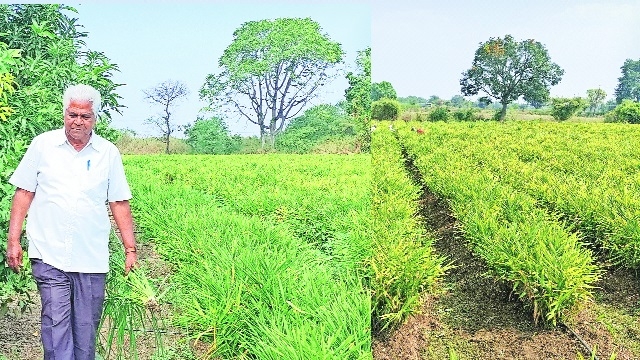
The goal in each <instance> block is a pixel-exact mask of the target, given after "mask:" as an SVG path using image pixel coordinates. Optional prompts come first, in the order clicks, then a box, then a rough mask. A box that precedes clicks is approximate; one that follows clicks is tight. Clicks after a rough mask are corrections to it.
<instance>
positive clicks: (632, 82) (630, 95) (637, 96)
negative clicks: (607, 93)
mask: <svg viewBox="0 0 640 360" xmlns="http://www.w3.org/2000/svg"><path fill="white" fill-rule="evenodd" d="M620 70H622V76H620V77H619V78H618V86H616V89H615V95H616V103H618V104H620V103H622V100H624V99H630V100H635V101H640V59H639V60H635V61H634V60H631V59H627V60H625V62H624V64H623V65H622V67H621V68H620Z"/></svg>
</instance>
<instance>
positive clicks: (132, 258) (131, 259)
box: [124, 252, 138, 275]
mask: <svg viewBox="0 0 640 360" xmlns="http://www.w3.org/2000/svg"><path fill="white" fill-rule="evenodd" d="M125 256H126V258H125V259H124V274H125V275H127V274H128V273H129V271H131V270H134V269H135V268H136V267H138V265H137V261H138V256H137V255H136V253H135V252H128V253H126V254H125Z"/></svg>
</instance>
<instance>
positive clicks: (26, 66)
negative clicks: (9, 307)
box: [0, 4, 121, 314]
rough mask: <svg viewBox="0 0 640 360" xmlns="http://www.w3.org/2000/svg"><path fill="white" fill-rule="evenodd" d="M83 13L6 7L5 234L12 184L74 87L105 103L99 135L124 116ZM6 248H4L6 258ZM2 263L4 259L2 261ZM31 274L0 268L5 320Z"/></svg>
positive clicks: (1, 143)
mask: <svg viewBox="0 0 640 360" xmlns="http://www.w3.org/2000/svg"><path fill="white" fill-rule="evenodd" d="M73 13H77V12H76V10H75V9H74V8H72V7H69V6H64V5H56V4H13V5H7V4H0V232H4V233H6V231H7V229H8V225H9V209H10V206H11V197H12V195H13V192H14V190H15V188H14V187H13V186H11V184H9V183H8V182H7V179H8V178H9V176H10V175H11V173H13V171H14V169H15V167H16V166H17V165H18V162H19V161H20V159H21V158H22V156H23V154H24V152H25V151H26V148H27V145H28V144H29V143H30V142H31V140H32V139H33V137H35V136H36V135H38V134H40V133H42V132H45V131H48V130H52V129H55V128H61V127H62V123H63V119H62V118H63V116H62V115H63V114H62V94H63V92H64V89H65V88H66V87H68V86H69V85H71V84H76V83H84V84H89V85H92V86H93V87H95V88H96V89H97V90H98V91H100V94H101V96H102V99H103V107H102V109H103V116H101V117H100V120H99V121H98V123H97V124H96V132H98V133H100V132H101V131H105V132H106V133H100V134H101V135H105V136H106V137H108V136H109V134H110V132H109V130H110V128H109V127H108V126H105V124H107V125H108V119H109V117H110V111H119V108H120V107H121V105H120V104H119V103H118V100H119V99H120V96H118V95H117V93H116V92H115V90H116V89H117V87H118V86H120V84H116V83H114V82H113V80H112V79H111V77H112V74H113V72H115V71H118V67H117V65H115V64H112V63H111V62H110V60H109V59H108V58H107V57H106V56H105V55H104V54H103V53H101V52H96V51H92V50H89V49H87V48H86V45H85V43H84V41H83V38H85V37H86V36H87V34H86V33H84V32H80V31H78V28H79V26H80V25H78V23H77V19H76V18H72V17H69V16H68V15H67V14H73ZM5 246H6V243H5V242H0V254H3V253H4V250H5ZM0 262H1V259H0ZM30 281H31V280H30V279H29V276H28V273H27V272H21V273H20V274H14V273H12V272H11V271H10V269H9V268H8V267H5V266H0V284H7V285H6V286H4V287H2V288H0V314H1V313H2V310H3V308H5V307H4V305H5V303H6V302H7V301H8V298H10V297H11V296H12V294H9V295H8V294H7V291H9V290H11V291H13V292H18V293H25V294H26V293H28V291H27V290H28V288H27V286H28V284H30Z"/></svg>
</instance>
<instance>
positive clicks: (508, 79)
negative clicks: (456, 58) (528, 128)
mask: <svg viewBox="0 0 640 360" xmlns="http://www.w3.org/2000/svg"><path fill="white" fill-rule="evenodd" d="M563 74H564V70H562V69H561V68H560V66H558V65H557V64H555V63H553V62H552V61H551V58H550V57H549V54H548V52H547V49H546V48H545V47H544V45H542V44H541V43H539V42H537V41H535V40H532V39H529V40H523V41H516V40H514V38H513V37H512V36H511V35H506V36H505V37H504V39H502V38H499V37H498V38H490V39H489V40H488V41H486V42H484V43H480V47H479V48H478V49H477V50H476V53H475V57H474V59H473V62H472V65H471V68H470V69H469V70H467V71H465V72H463V73H462V79H461V80H460V86H461V87H462V88H461V91H462V94H463V95H465V96H472V95H477V94H478V93H480V92H483V93H485V94H486V95H487V96H489V97H491V98H493V99H495V100H497V101H498V102H499V103H500V104H501V105H502V110H501V111H500V115H499V119H500V120H504V118H505V115H506V111H507V105H509V103H511V102H513V101H515V100H517V99H518V98H520V97H523V98H524V100H525V101H528V102H531V101H546V100H547V99H548V98H549V88H550V87H551V86H552V85H556V84H558V83H559V82H560V80H562V75H563Z"/></svg>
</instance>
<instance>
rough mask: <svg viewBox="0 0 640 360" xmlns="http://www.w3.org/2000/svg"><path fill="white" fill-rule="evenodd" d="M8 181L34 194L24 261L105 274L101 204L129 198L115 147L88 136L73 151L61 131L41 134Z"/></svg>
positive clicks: (106, 228) (107, 225)
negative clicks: (83, 142) (77, 148)
mask: <svg viewBox="0 0 640 360" xmlns="http://www.w3.org/2000/svg"><path fill="white" fill-rule="evenodd" d="M9 182H10V183H11V184H12V185H14V186H16V187H18V188H21V189H24V190H27V191H31V192H34V193H35V195H34V198H33V201H32V203H31V207H30V208H29V212H28V217H27V228H26V231H27V239H28V240H29V248H28V252H29V257H30V258H39V259H42V261H43V262H44V263H46V264H49V265H51V266H54V267H56V268H58V269H60V270H63V271H66V272H82V273H106V272H108V271H109V248H108V244H109V233H110V231H111V222H110V221H109V216H108V212H107V206H106V202H107V201H109V202H113V201H121V200H129V199H131V191H130V189H129V185H128V184H127V179H126V177H125V174H124V167H123V166H122V159H121V156H120V152H119V151H118V148H116V147H115V145H113V144H112V143H110V142H109V141H107V140H105V139H104V138H102V137H100V136H98V135H96V134H95V133H94V134H92V135H91V139H90V140H89V143H88V144H87V146H86V147H85V148H84V149H82V150H81V151H76V150H75V149H74V148H73V147H72V146H71V144H70V143H69V142H68V141H67V137H66V135H65V133H64V129H58V130H53V131H49V132H46V133H43V134H41V135H38V136H37V137H35V138H34V139H33V141H32V142H31V145H29V148H28V149H27V152H26V153H25V155H24V157H23V158H22V160H21V161H20V164H19V165H18V167H17V168H16V170H15V172H14V173H13V175H12V176H11V178H10V179H9Z"/></svg>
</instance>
